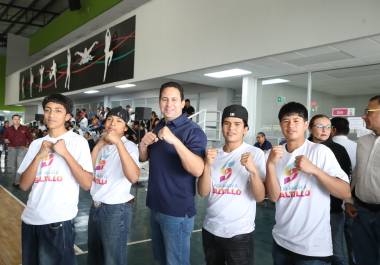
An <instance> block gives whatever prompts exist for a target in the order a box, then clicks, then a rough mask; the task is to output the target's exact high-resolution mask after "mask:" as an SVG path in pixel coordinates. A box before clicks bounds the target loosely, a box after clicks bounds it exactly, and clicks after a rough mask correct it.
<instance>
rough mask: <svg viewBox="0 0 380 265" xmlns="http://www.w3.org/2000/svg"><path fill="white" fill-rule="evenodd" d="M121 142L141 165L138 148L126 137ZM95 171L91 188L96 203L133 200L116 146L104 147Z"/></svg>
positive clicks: (99, 154)
mask: <svg viewBox="0 0 380 265" xmlns="http://www.w3.org/2000/svg"><path fill="white" fill-rule="evenodd" d="M121 140H122V141H123V143H124V146H125V148H126V149H127V151H128V152H129V154H130V155H131V157H132V159H133V160H134V161H135V163H136V165H139V151H138V149H137V146H136V145H135V144H134V143H132V142H131V141H129V140H127V139H126V138H125V137H124V136H123V137H122V138H121ZM94 171H95V180H94V181H93V182H92V186H91V196H92V199H93V200H94V201H99V202H103V203H107V204H118V203H124V202H127V201H130V200H131V199H133V196H132V195H131V194H130V190H131V183H130V182H129V180H128V179H127V177H126V176H125V175H124V172H123V168H122V165H121V160H120V156H119V152H118V151H117V147H116V145H105V146H103V147H102V149H101V150H100V151H99V153H98V156H97V158H96V164H95V169H94Z"/></svg>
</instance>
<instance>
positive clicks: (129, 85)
mask: <svg viewBox="0 0 380 265" xmlns="http://www.w3.org/2000/svg"><path fill="white" fill-rule="evenodd" d="M134 86H136V85H135V84H122V85H118V86H115V87H117V88H127V87H134Z"/></svg>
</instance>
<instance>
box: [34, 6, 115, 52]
mask: <svg viewBox="0 0 380 265" xmlns="http://www.w3.org/2000/svg"><path fill="white" fill-rule="evenodd" d="M121 1H122V0H82V1H81V4H82V8H81V9H80V10H77V11H70V10H66V11H65V12H63V13H62V14H61V15H60V16H58V17H57V18H55V19H54V20H53V21H52V22H50V23H49V24H48V25H47V26H46V27H44V28H41V29H40V30H39V31H37V32H36V33H35V34H33V35H32V37H31V38H30V41H29V54H30V55H32V54H34V53H36V52H38V51H40V50H42V49H43V48H45V47H46V46H48V45H49V44H51V43H53V42H55V41H57V40H59V39H60V38H62V37H63V36H65V35H66V34H68V33H70V32H72V31H74V30H75V29H77V28H78V27H80V26H82V25H83V24H85V23H87V22H88V21H90V20H92V19H93V18H95V17H97V16H99V15H100V14H101V13H103V12H105V11H107V10H108V9H110V8H111V7H113V6H114V5H116V4H118V3H119V2H121Z"/></svg>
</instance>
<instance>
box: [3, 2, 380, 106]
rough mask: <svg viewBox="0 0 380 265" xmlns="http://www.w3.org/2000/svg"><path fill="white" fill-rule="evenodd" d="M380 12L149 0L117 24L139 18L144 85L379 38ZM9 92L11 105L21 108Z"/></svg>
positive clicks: (365, 7)
mask: <svg viewBox="0 0 380 265" xmlns="http://www.w3.org/2000/svg"><path fill="white" fill-rule="evenodd" d="M379 10H380V1H376V0H362V1H357V0H346V1H344V0H337V1H326V0H315V1H304V0H288V1H283V0H272V1H261V0H237V1H231V0H208V1H203V0H192V1H187V0H152V1H150V2H148V3H147V4H145V5H143V6H141V7H140V8H138V9H136V10H134V11H133V12H131V13H128V14H126V15H125V17H123V18H120V19H118V20H117V21H115V23H118V22H120V21H122V20H124V19H125V18H127V17H130V16H132V15H136V51H135V77H134V79H132V80H131V81H140V80H146V79H151V78H154V77H162V76H167V75H172V74H177V73H181V72H185V71H190V70H196V69H200V68H206V67H210V66H216V65H221V64H226V63H231V62H237V61H242V60H247V59H253V58H258V57H263V56H268V55H273V54H278V53H284V52H289V51H294V50H299V49H303V48H310V47H315V46H319V45H325V44H330V43H335V42H340V41H345V40H349V39H355V38H360V37H364V36H369V35H375V34H379V33H380V27H379V26H378V25H379V24H380V16H379V15H378V13H379ZM327 29H328V30H327ZM102 30H104V29H99V30H97V31H96V32H93V34H96V33H98V32H100V31H102ZM93 34H91V35H93ZM88 37H89V36H87V37H86V38H88ZM84 39H85V38H84ZM80 41H83V39H82V40H80V39H79V40H78V42H80ZM73 45H74V43H73ZM42 52H43V51H42ZM57 52H59V51H57ZM12 87H18V84H13V83H12V84H9V86H8V85H7V88H6V93H7V94H15V95H12V96H8V95H7V97H6V98H7V101H6V104H12V103H17V101H16V102H15V101H8V99H15V98H18V89H12Z"/></svg>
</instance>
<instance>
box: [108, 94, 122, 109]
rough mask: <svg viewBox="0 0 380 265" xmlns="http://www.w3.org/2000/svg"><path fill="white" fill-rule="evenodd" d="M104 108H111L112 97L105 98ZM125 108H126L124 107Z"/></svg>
mask: <svg viewBox="0 0 380 265" xmlns="http://www.w3.org/2000/svg"><path fill="white" fill-rule="evenodd" d="M104 107H109V108H111V100H110V96H104ZM124 107H125V106H124Z"/></svg>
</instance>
